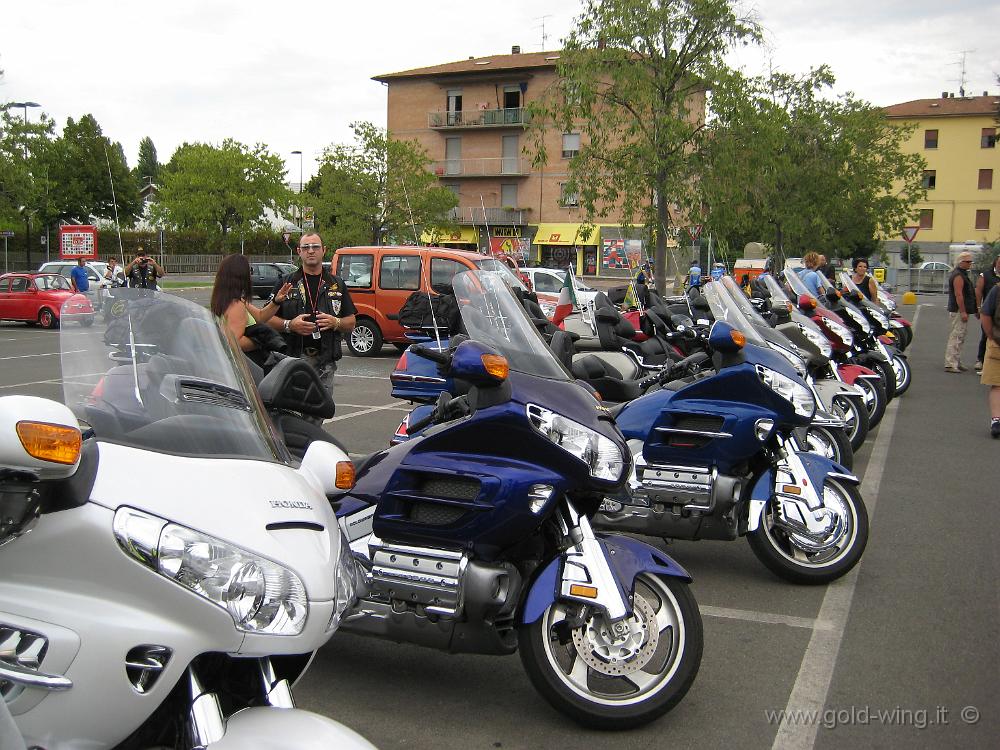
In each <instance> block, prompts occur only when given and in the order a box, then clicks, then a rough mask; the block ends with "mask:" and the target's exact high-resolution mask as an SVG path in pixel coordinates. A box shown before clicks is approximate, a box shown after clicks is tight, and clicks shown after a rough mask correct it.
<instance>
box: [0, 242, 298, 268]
mask: <svg viewBox="0 0 1000 750" xmlns="http://www.w3.org/2000/svg"><path fill="white" fill-rule="evenodd" d="M114 256H115V257H118V254H117V253H114ZM150 256H151V257H153V258H156V262H157V263H159V264H160V265H161V266H163V267H164V269H166V271H167V273H201V274H204V273H211V274H214V273H215V272H216V270H218V268H219V263H220V262H222V259H223V258H224V257H225V256H224V255H223V254H222V253H213V254H200V255H169V254H164V255H159V254H158V253H150ZM25 257H26V256H25V253H24V248H23V247H20V248H17V249H16V250H15V249H13V248H8V251H7V253H6V255H5V257H4V258H3V260H2V261H0V262H2V265H0V268H2V269H3V270H2V271H0V273H7V272H8V271H37V270H38V268H39V267H40V266H41V265H42V264H43V263H47V262H49V261H50V260H59V253H51V254H47V253H45V252H44V251H41V252H39V251H37V250H32V252H31V261H30V263H28V264H27V266H26V265H25ZM108 257H111V256H110V254H105V253H101V257H100V260H106V259H107V258H108ZM247 259H248V260H249V261H250V262H251V263H294V262H295V261H296V259H297V258H296V255H295V253H294V252H293V253H291V254H289V253H285V254H283V255H247ZM131 260H132V258H131V257H129V256H128V255H126V256H125V262H126V263H128V262H129V261H131Z"/></svg>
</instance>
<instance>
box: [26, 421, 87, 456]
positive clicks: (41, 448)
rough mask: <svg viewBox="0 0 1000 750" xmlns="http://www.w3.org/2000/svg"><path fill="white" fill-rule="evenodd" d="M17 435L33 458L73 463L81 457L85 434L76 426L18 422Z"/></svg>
mask: <svg viewBox="0 0 1000 750" xmlns="http://www.w3.org/2000/svg"><path fill="white" fill-rule="evenodd" d="M17 436H18V438H20V440H21V445H23V446H24V450H25V451H27V453H28V455H29V456H31V457H32V458H38V459H41V460H42V461H51V462H52V463H54V464H67V465H72V464H75V463H76V462H77V460H78V459H79V458H80V447H81V446H82V445H83V435H81V434H80V430H79V429H78V428H76V427H67V426H66V425H62V424H48V423H47V422H18V423H17Z"/></svg>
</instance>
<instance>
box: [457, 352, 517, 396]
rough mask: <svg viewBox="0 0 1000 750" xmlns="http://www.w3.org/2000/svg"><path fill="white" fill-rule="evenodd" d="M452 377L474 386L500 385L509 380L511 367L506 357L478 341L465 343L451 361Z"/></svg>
mask: <svg viewBox="0 0 1000 750" xmlns="http://www.w3.org/2000/svg"><path fill="white" fill-rule="evenodd" d="M450 372H451V376H452V377H454V378H459V379H461V380H467V381H468V382H470V383H472V384H473V385H480V386H490V385H498V384H500V383H502V382H503V381H505V380H506V379H507V374H508V373H509V372H510V366H509V364H508V363H507V359H506V357H503V356H501V355H499V354H497V353H496V352H495V351H493V350H492V349H490V348H489V347H486V346H483V345H482V344H481V343H479V342H478V341H463V342H462V343H461V344H459V345H458V347H457V348H456V349H455V353H454V355H453V356H452V359H451V367H450Z"/></svg>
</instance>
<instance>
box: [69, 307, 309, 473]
mask: <svg viewBox="0 0 1000 750" xmlns="http://www.w3.org/2000/svg"><path fill="white" fill-rule="evenodd" d="M106 305H107V308H106V312H107V315H106V316H97V317H96V319H94V320H93V322H91V321H85V322H84V324H78V323H75V322H64V324H63V326H62V327H61V329H60V334H59V345H60V350H61V358H62V376H63V399H64V401H65V403H66V405H67V406H68V407H69V408H70V409H72V410H73V413H74V414H75V415H76V416H77V418H78V419H80V420H81V422H84V423H86V425H89V426H90V427H91V428H92V429H93V432H94V435H95V437H96V438H97V439H98V440H101V441H105V442H112V443H118V444H121V445H126V446H129V447H134V448H140V449H143V450H151V451H156V452H158V453H169V454H174V455H184V456H197V457H200V458H203V457H217V458H250V459H260V460H267V461H282V462H288V461H289V460H290V459H289V456H288V452H287V450H286V449H285V448H284V446H283V444H282V443H281V442H280V441H279V440H278V439H277V437H276V436H275V434H274V431H273V428H272V426H271V422H270V420H269V418H268V417H267V413H266V411H265V410H264V407H263V405H262V404H261V402H260V400H259V398H258V396H257V390H256V388H255V387H254V385H253V381H252V380H251V378H250V374H249V372H248V370H247V367H246V359H245V357H244V356H243V354H242V352H240V350H239V348H238V347H237V346H236V344H235V342H233V341H232V339H231V338H230V337H228V336H227V332H226V330H224V329H223V328H222V327H221V326H220V325H219V323H218V321H217V320H216V319H215V317H214V316H213V315H212V314H211V313H210V312H209V311H208V310H206V309H205V308H204V307H201V306H200V305H196V304H194V303H193V302H190V301H188V300H185V299H182V298H180V297H175V296H172V295H169V294H164V293H162V292H153V291H151V290H147V289H126V288H121V289H115V290H114V291H113V296H112V297H111V298H109V299H108V300H107V303H106Z"/></svg>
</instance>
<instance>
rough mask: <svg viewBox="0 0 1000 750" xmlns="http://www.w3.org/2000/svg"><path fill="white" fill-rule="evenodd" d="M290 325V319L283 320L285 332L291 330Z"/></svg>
mask: <svg viewBox="0 0 1000 750" xmlns="http://www.w3.org/2000/svg"><path fill="white" fill-rule="evenodd" d="M291 325H292V321H290V320H286V321H285V333H289V332H290V331H291Z"/></svg>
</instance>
